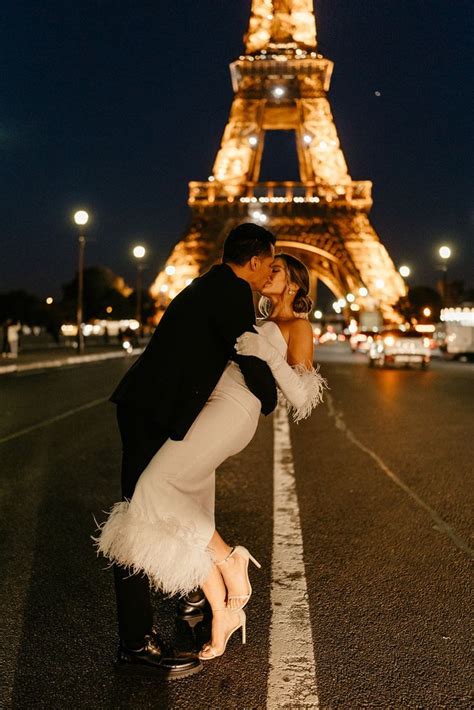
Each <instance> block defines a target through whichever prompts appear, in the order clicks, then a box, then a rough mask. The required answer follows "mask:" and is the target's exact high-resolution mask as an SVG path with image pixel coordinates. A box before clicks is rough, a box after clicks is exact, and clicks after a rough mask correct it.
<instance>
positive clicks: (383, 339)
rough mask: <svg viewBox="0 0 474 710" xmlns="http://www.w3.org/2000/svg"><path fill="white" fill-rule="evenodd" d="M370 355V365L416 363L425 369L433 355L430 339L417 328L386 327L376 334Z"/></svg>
mask: <svg viewBox="0 0 474 710" xmlns="http://www.w3.org/2000/svg"><path fill="white" fill-rule="evenodd" d="M368 357H369V366H370V367H374V366H375V365H378V366H380V367H384V366H385V365H398V364H403V365H405V366H408V365H411V364H412V363H414V364H416V365H419V366H420V368H421V369H423V370H425V369H426V368H427V367H428V365H429V362H430V357H431V350H430V339H429V338H427V337H426V335H424V334H423V333H418V332H417V331H416V330H401V329H399V328H390V329H385V330H383V331H382V332H381V333H376V334H374V336H373V341H372V343H371V344H370V349H369V352H368Z"/></svg>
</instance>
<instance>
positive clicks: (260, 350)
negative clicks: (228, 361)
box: [234, 332, 279, 367]
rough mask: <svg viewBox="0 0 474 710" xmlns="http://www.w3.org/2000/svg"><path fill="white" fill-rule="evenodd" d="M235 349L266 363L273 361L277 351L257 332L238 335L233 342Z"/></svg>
mask: <svg viewBox="0 0 474 710" xmlns="http://www.w3.org/2000/svg"><path fill="white" fill-rule="evenodd" d="M234 347H235V350H236V352H237V353H238V354H239V355H251V356H253V357H258V358H260V360H264V361H265V362H266V363H268V365H270V367H271V365H272V362H275V356H276V357H277V358H278V356H279V353H278V350H277V349H276V348H274V347H273V345H271V343H269V342H268V340H267V339H266V338H265V337H263V336H262V335H260V334H259V333H249V332H245V333H242V335H240V336H239V337H238V338H237V340H236V343H235V346H234Z"/></svg>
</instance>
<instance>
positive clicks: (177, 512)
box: [94, 321, 319, 595]
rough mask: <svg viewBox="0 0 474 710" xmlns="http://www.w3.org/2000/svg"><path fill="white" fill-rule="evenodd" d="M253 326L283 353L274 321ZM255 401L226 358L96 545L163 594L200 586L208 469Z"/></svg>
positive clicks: (240, 440)
mask: <svg viewBox="0 0 474 710" xmlns="http://www.w3.org/2000/svg"><path fill="white" fill-rule="evenodd" d="M257 330H258V331H259V334H260V335H263V336H264V337H265V338H267V339H268V340H269V341H270V343H271V344H272V345H273V346H274V347H275V348H276V349H277V350H278V352H279V353H280V354H281V355H282V356H283V357H286V351H287V344H286V340H285V338H284V336H283V334H282V332H281V330H280V328H279V327H278V325H277V324H276V323H274V322H273V321H265V322H263V323H262V324H261V325H259V326H257ZM318 377H319V375H318ZM260 408H261V404H260V400H259V399H258V398H257V397H256V396H255V395H254V394H253V393H252V392H251V391H250V390H249V388H248V387H247V385H246V383H245V380H244V377H243V375H242V373H241V371H240V368H239V366H238V365H237V363H235V362H233V361H231V360H230V361H229V362H228V364H227V366H226V368H225V370H224V372H223V374H222V376H221V378H220V380H219V381H218V383H217V385H216V387H215V389H214V390H213V392H212V394H211V396H210V397H209V399H208V401H207V402H206V404H205V406H204V407H203V409H202V410H201V412H200V413H199V415H198V417H197V418H196V419H195V421H194V422H193V424H192V426H191V428H190V429H189V431H188V432H187V434H186V436H185V437H184V439H183V440H182V441H174V440H172V439H168V440H167V441H166V442H165V444H164V445H163V446H162V447H161V448H160V449H159V450H158V451H157V453H156V454H155V456H154V457H153V458H152V459H151V461H150V463H149V464H148V466H147V467H146V468H145V470H144V471H143V473H142V474H141V476H140V478H139V480H138V482H137V485H136V488H135V491H134V494H133V496H132V499H131V500H130V501H122V502H120V503H116V504H115V505H114V506H113V508H112V510H111V511H110V514H109V516H108V518H107V520H106V521H105V523H103V524H102V525H101V526H100V532H99V535H98V537H96V538H94V539H95V541H96V546H97V550H98V552H101V553H102V554H104V555H105V556H106V557H107V558H108V559H109V560H111V561H112V562H115V563H118V564H121V565H123V566H126V567H128V568H130V571H131V573H142V574H145V575H147V577H148V578H149V580H150V584H151V585H152V587H154V588H155V589H158V590H160V591H163V592H165V593H167V594H169V595H173V594H181V595H182V594H186V593H188V592H190V591H191V590H193V589H195V588H196V587H199V586H202V584H203V583H204V581H205V580H206V578H207V577H208V575H209V573H210V570H211V566H212V557H211V552H210V550H209V549H208V544H209V542H210V540H211V538H212V535H213V533H214V530H215V522H214V500H215V471H216V468H217V467H218V466H219V465H220V464H222V463H223V461H225V460H226V459H227V458H228V457H229V456H234V455H235V454H238V453H239V452H240V451H242V450H243V449H244V448H245V447H246V446H247V445H248V444H249V442H250V441H251V440H252V438H253V436H254V434H255V431H256V429H257V425H258V420H259V416H260Z"/></svg>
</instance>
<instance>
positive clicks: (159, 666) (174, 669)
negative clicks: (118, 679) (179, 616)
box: [115, 632, 202, 681]
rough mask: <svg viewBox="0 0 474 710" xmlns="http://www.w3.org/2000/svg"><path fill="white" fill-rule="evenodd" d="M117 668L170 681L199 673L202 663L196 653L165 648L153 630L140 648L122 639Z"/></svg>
mask: <svg viewBox="0 0 474 710" xmlns="http://www.w3.org/2000/svg"><path fill="white" fill-rule="evenodd" d="M115 670H116V671H117V673H121V674H124V675H145V676H155V677H157V678H160V680H165V681H170V680H178V679H179V678H187V677H188V676H190V675H194V674H195V673H199V671H201V670H202V664H201V661H200V660H199V658H198V657H197V656H196V655H195V654H194V653H177V652H172V651H171V650H169V649H166V650H165V649H163V648H162V647H161V646H160V644H159V643H158V639H157V636H156V634H155V633H154V632H152V633H151V634H149V635H148V636H146V637H145V639H144V644H143V646H142V647H141V648H139V649H131V648H127V646H126V645H125V644H124V642H123V641H120V645H119V649H118V653H117V660H116V662H115Z"/></svg>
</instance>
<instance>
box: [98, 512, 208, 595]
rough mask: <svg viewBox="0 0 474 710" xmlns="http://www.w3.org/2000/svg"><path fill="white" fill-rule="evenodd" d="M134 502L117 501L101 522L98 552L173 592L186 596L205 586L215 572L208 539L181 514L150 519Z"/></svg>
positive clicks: (160, 587)
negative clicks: (184, 522) (180, 517)
mask: <svg viewBox="0 0 474 710" xmlns="http://www.w3.org/2000/svg"><path fill="white" fill-rule="evenodd" d="M132 506H133V502H132V503H129V502H128V501H123V502H121V503H116V504H115V505H114V506H113V507H112V509H111V510H110V513H109V517H108V518H107V520H106V521H105V522H103V523H102V524H101V525H99V526H98V529H99V535H98V536H97V537H93V538H92V539H93V540H94V541H95V544H96V548H97V554H99V553H102V554H103V555H104V556H105V557H107V558H108V559H109V560H110V561H111V562H114V563H117V564H119V565H122V566H124V567H128V568H129V569H130V574H139V573H142V574H145V575H146V576H147V577H148V579H149V580H150V585H151V586H152V587H153V589H155V590H157V591H162V592H165V594H168V595H169V596H172V595H174V594H180V595H181V596H183V595H184V594H187V593H188V592H191V591H192V590H193V589H196V588H197V587H201V586H202V585H203V584H204V582H205V580H206V579H207V577H208V576H209V574H210V572H211V568H212V565H213V560H212V556H211V552H210V550H209V549H208V548H207V547H206V545H207V542H208V541H202V544H200V540H199V538H197V536H196V531H194V530H192V529H191V528H189V527H185V526H183V525H182V524H181V523H180V522H179V521H178V520H177V518H173V517H169V518H160V519H158V520H157V521H156V522H153V523H152V522H150V521H149V520H147V519H146V518H144V517H143V516H142V515H140V510H137V509H136V508H137V507H136V506H135V507H132Z"/></svg>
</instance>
